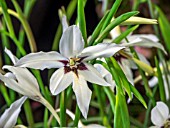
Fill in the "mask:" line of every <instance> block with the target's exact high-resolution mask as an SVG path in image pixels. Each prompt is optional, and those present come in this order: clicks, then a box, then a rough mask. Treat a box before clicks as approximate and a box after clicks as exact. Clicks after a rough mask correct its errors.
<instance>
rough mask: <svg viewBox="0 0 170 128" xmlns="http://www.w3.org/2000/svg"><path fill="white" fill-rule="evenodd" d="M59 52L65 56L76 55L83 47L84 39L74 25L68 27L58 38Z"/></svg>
mask: <svg viewBox="0 0 170 128" xmlns="http://www.w3.org/2000/svg"><path fill="white" fill-rule="evenodd" d="M59 47H60V53H61V54H62V55H63V56H65V57H67V58H70V57H76V56H77V55H78V54H79V53H80V52H81V51H82V50H83V48H84V40H83V37H82V34H81V31H80V29H79V28H78V27H77V26H76V25H73V26H70V27H68V28H67V29H66V30H65V31H64V33H63V35H62V37H61V39H60V46H59Z"/></svg>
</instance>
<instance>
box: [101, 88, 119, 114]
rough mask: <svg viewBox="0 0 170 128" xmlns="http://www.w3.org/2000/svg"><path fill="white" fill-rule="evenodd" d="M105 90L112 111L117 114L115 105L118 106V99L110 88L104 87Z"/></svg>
mask: <svg viewBox="0 0 170 128" xmlns="http://www.w3.org/2000/svg"><path fill="white" fill-rule="evenodd" d="M103 89H104V91H105V93H106V95H107V97H108V98H109V101H110V105H111V109H112V112H113V113H114V112H115V104H116V97H115V95H114V92H113V91H112V90H111V89H110V88H109V87H104V88H103Z"/></svg>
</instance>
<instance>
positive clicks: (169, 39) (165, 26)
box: [156, 6, 170, 52]
mask: <svg viewBox="0 0 170 128" xmlns="http://www.w3.org/2000/svg"><path fill="white" fill-rule="evenodd" d="M156 10H157V11H158V13H159V17H158V23H159V26H160V30H161V33H162V36H163V38H164V41H165V45H166V48H167V50H168V52H170V36H169V33H170V23H169V21H168V19H167V18H166V16H165V14H164V13H163V12H162V10H161V9H160V8H159V7H158V6H156Z"/></svg>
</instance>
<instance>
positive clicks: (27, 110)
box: [24, 100, 34, 128]
mask: <svg viewBox="0 0 170 128" xmlns="http://www.w3.org/2000/svg"><path fill="white" fill-rule="evenodd" d="M24 111H25V115H26V118H27V121H28V124H29V127H31V128H32V127H34V118H33V115H32V110H31V105H30V102H29V100H27V101H25V103H24Z"/></svg>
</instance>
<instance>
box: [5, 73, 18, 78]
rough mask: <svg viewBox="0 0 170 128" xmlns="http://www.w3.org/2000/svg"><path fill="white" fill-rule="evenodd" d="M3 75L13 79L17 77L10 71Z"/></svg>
mask: <svg viewBox="0 0 170 128" xmlns="http://www.w3.org/2000/svg"><path fill="white" fill-rule="evenodd" d="M4 76H6V77H8V78H10V79H13V80H16V79H17V78H16V77H15V75H14V74H12V73H11V72H7V73H6V74H5V75H4Z"/></svg>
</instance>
